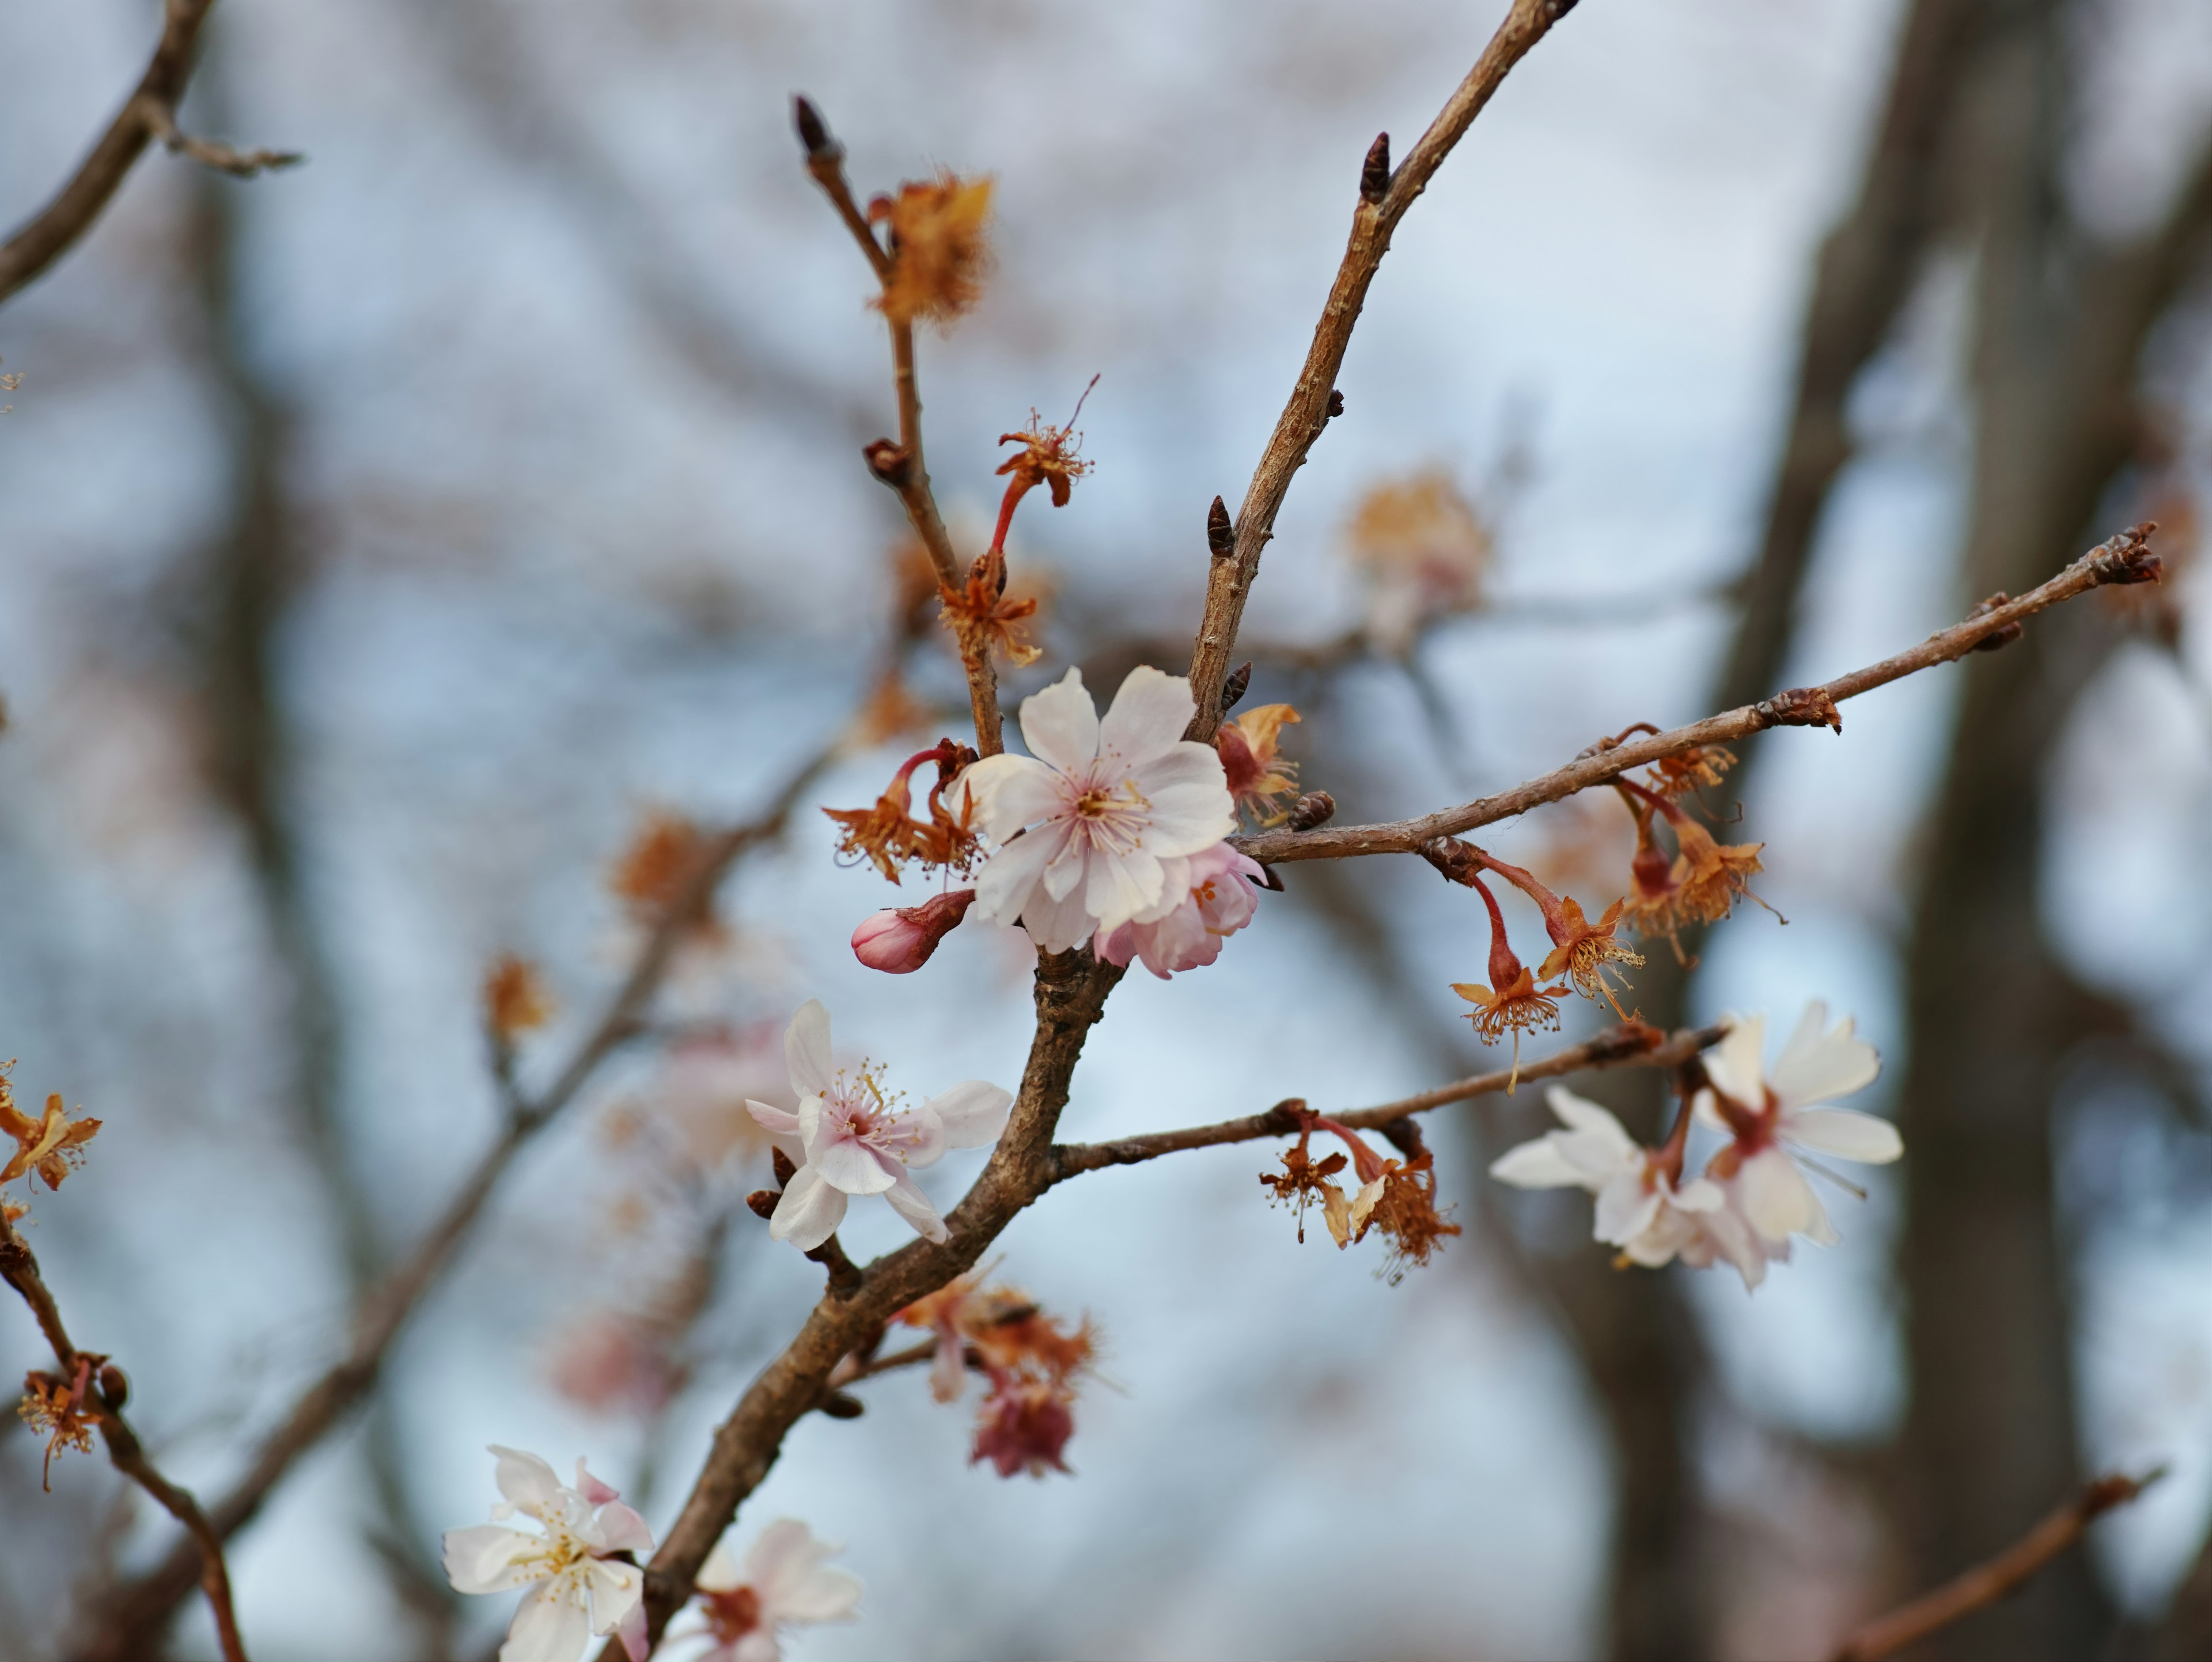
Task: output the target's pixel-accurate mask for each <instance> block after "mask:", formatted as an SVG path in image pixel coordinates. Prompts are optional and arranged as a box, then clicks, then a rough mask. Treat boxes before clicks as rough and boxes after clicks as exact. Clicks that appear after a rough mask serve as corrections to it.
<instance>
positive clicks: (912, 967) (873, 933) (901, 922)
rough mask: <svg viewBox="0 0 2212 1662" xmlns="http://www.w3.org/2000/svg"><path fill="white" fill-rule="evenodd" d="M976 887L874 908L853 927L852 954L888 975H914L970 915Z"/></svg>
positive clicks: (871, 967) (870, 966) (873, 968)
mask: <svg viewBox="0 0 2212 1662" xmlns="http://www.w3.org/2000/svg"><path fill="white" fill-rule="evenodd" d="M974 899H975V890H973V889H955V890H953V891H952V892H951V893H950V894H940V895H938V896H937V897H935V898H933V899H930V900H927V901H924V902H923V903H922V904H921V905H919V906H899V907H896V908H894V909H892V910H887V911H880V912H871V913H869V914H868V916H866V917H864V918H862V919H861V920H860V928H857V929H855V930H854V931H853V956H854V957H855V958H857V959H860V962H861V963H863V964H865V965H867V966H868V967H869V968H870V969H872V970H881V971H883V972H884V974H885V975H911V974H913V973H914V971H916V970H918V969H920V968H921V966H922V965H925V964H927V963H928V962H929V959H930V955H931V954H932V953H934V952H936V950H937V943H938V942H939V941H942V940H944V939H945V936H946V935H948V934H951V932H952V931H953V930H954V929H956V928H958V927H959V924H960V920H961V919H962V918H963V917H965V916H967V915H968V906H969V902H971V901H972V900H974Z"/></svg>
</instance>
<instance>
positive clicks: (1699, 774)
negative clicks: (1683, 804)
mask: <svg viewBox="0 0 2212 1662" xmlns="http://www.w3.org/2000/svg"><path fill="white" fill-rule="evenodd" d="M1734 766H1735V752H1734V751H1732V750H1730V749H1729V747H1728V746H1725V745H1692V746H1691V747H1690V748H1689V749H1687V750H1686V751H1682V752H1680V753H1678V754H1676V755H1674V756H1662V757H1661V758H1659V759H1658V760H1657V761H1656V762H1654V763H1653V764H1651V770H1650V771H1651V784H1652V788H1653V789H1655V790H1656V791H1658V792H1659V793H1660V794H1662V795H1663V796H1687V795H1689V794H1692V793H1693V792H1696V791H1701V790H1710V789H1711V788H1713V787H1714V786H1716V785H1717V784H1719V783H1720V782H1721V779H1722V777H1723V776H1724V775H1725V774H1726V773H1727V772H1728V770H1729V769H1730V768H1732V767H1734Z"/></svg>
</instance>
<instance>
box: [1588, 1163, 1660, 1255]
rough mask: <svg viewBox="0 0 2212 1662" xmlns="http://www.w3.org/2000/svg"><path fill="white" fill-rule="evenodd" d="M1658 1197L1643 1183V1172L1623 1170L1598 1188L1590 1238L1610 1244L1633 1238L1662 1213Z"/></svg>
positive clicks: (1624, 1241) (1648, 1226)
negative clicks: (1595, 1212) (1602, 1186)
mask: <svg viewBox="0 0 2212 1662" xmlns="http://www.w3.org/2000/svg"><path fill="white" fill-rule="evenodd" d="M1659 1205H1660V1201H1659V1196H1658V1192H1657V1191H1656V1190H1652V1189H1649V1188H1647V1187H1645V1186H1644V1178H1643V1174H1642V1173H1641V1172H1634V1173H1632V1172H1622V1173H1621V1174H1620V1176H1619V1177H1617V1178H1613V1180H1612V1181H1611V1182H1610V1183H1608V1184H1606V1185H1605V1187H1604V1188H1602V1189H1601V1190H1598V1191H1597V1216H1596V1219H1595V1221H1594V1223H1593V1225H1592V1227H1591V1231H1590V1233H1591V1237H1592V1239H1596V1240H1601V1241H1603V1242H1605V1243H1606V1245H1608V1246H1620V1245H1624V1244H1625V1243H1626V1242H1628V1241H1631V1240H1633V1239H1635V1238H1636V1237H1637V1236H1638V1235H1640V1234H1642V1233H1644V1231H1645V1230H1646V1229H1649V1228H1650V1227H1651V1220H1652V1219H1654V1218H1656V1217H1657V1216H1658V1215H1659Z"/></svg>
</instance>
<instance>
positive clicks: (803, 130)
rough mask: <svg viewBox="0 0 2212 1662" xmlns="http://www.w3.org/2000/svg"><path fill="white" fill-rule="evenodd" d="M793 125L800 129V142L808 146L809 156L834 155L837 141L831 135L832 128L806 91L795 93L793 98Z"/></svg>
mask: <svg viewBox="0 0 2212 1662" xmlns="http://www.w3.org/2000/svg"><path fill="white" fill-rule="evenodd" d="M791 125H793V126H794V127H796V128H798V129H799V143H801V144H804V145H805V147H806V155H807V158H808V159H809V160H810V161H811V160H812V159H813V158H814V157H816V156H823V155H836V151H837V141H836V139H834V138H832V137H829V127H828V125H826V124H825V123H824V122H823V119H822V112H821V111H819V110H817V109H816V108H815V107H814V106H813V105H812V104H811V102H809V101H808V100H807V98H806V95H805V94H804V93H793V94H792V98H791Z"/></svg>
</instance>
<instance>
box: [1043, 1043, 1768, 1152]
mask: <svg viewBox="0 0 2212 1662" xmlns="http://www.w3.org/2000/svg"><path fill="white" fill-rule="evenodd" d="M1725 1032H1727V1030H1726V1029H1725V1028H1722V1027H1699V1028H1695V1029H1690V1030H1686V1031H1684V1032H1679V1033H1676V1034H1675V1035H1674V1037H1673V1038H1667V1037H1666V1036H1664V1035H1663V1034H1662V1033H1661V1032H1659V1030H1658V1029H1657V1028H1656V1027H1647V1026H1644V1024H1643V1023H1642V1022H1640V1021H1632V1022H1629V1023H1626V1024H1625V1025H1623V1026H1618V1027H1608V1028H1607V1029H1606V1031H1605V1032H1601V1033H1600V1034H1599V1035H1598V1036H1597V1037H1596V1038H1593V1039H1589V1040H1588V1041H1587V1042H1585V1043H1583V1044H1577V1045H1575V1046H1573V1047H1572V1048H1571V1049H1568V1050H1562V1051H1560V1052H1559V1054H1558V1055H1557V1056H1547V1057H1545V1058H1544V1059H1543V1060H1542V1061H1541V1062H1524V1063H1522V1066H1521V1068H1520V1072H1519V1078H1520V1079H1521V1080H1522V1081H1528V1080H1535V1079H1557V1078H1559V1076H1560V1075H1564V1074H1577V1073H1581V1072H1583V1071H1584V1070H1586V1069H1589V1068H1620V1067H1638V1068H1672V1067H1674V1066H1675V1065H1676V1064H1677V1063H1680V1062H1686V1061H1688V1060H1689V1059H1690V1058H1691V1057H1692V1056H1695V1055H1697V1054H1698V1053H1699V1051H1700V1050H1705V1049H1706V1048H1707V1047H1709V1046H1711V1045H1714V1044H1719V1043H1720V1041H1721V1038H1722V1036H1723V1034H1724V1033H1725ZM1514 1079H1515V1075H1513V1073H1512V1072H1511V1071H1510V1070H1509V1069H1505V1068H1498V1069H1497V1070H1495V1071H1493V1072H1491V1073H1487V1074H1476V1075H1472V1076H1471V1077H1469V1078H1467V1079H1461V1080H1454V1081H1452V1082H1451V1083H1450V1084H1449V1085H1440V1086H1438V1087H1436V1089H1434V1090H1432V1091H1423V1092H1421V1093H1419V1094H1418V1095H1414V1096H1410V1097H1401V1099H1399V1100H1397V1101H1396V1102H1386V1103H1383V1104H1381V1105H1379V1106H1376V1107H1373V1108H1354V1109H1352V1110H1349V1111H1346V1112H1344V1113H1332V1114H1331V1115H1330V1116H1329V1117H1330V1118H1331V1119H1333V1120H1334V1121H1336V1122H1337V1123H1339V1124H1340V1125H1348V1126H1350V1127H1351V1128H1352V1129H1353V1130H1355V1131H1361V1130H1380V1129H1382V1128H1383V1127H1384V1126H1386V1125H1389V1124H1391V1123H1394V1122H1395V1121H1397V1120H1401V1119H1403V1118H1405V1117H1407V1115H1408V1114H1420V1113H1426V1112H1427V1111H1429V1110H1430V1109H1431V1108H1441V1107H1443V1105H1445V1104H1447V1103H1452V1102H1466V1101H1468V1100H1469V1099H1472V1098H1474V1097H1486V1096H1496V1095H1498V1094H1501V1093H1510V1090H1511V1087H1512V1086H1513V1083H1514ZM1304 1106H1305V1104H1304V1101H1303V1100H1302V1099H1298V1098H1297V1097H1293V1098H1291V1099H1289V1100H1288V1101H1285V1102H1279V1103H1277V1104H1276V1105H1274V1106H1273V1108H1270V1109H1269V1110H1268V1111H1267V1112H1266V1113H1264V1114H1249V1115H1247V1116H1246V1117H1243V1119H1229V1120H1223V1121H1221V1122H1220V1123H1218V1124H1215V1125H1190V1126H1185V1127H1183V1128H1182V1129H1179V1130H1174V1131H1153V1132H1150V1133H1147V1134H1146V1135H1143V1136H1135V1137H1121V1138H1117V1139H1116V1140H1115V1141H1112V1142H1078V1143H1071V1144H1066V1145H1063V1146H1062V1147H1060V1148H1055V1149H1054V1150H1053V1155H1054V1159H1055V1160H1058V1162H1059V1164H1060V1177H1061V1178H1072V1177H1073V1176H1075V1175H1076V1174H1077V1173H1078V1172H1095V1171H1097V1170H1098V1169H1099V1168H1100V1167H1102V1166H1134V1165H1137V1164H1139V1163H1140V1162H1142V1161H1145V1160H1158V1158H1159V1157H1160V1156H1161V1155H1162V1154H1177V1153H1180V1152H1181V1151H1182V1150H1183V1149H1186V1148H1218V1147H1220V1146H1221V1145H1222V1144H1224V1143H1231V1142H1251V1141H1255V1140H1257V1139H1258V1138H1261V1137H1284V1136H1295V1135H1297V1131H1298V1121H1297V1110H1299V1109H1301V1108H1304Z"/></svg>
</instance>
